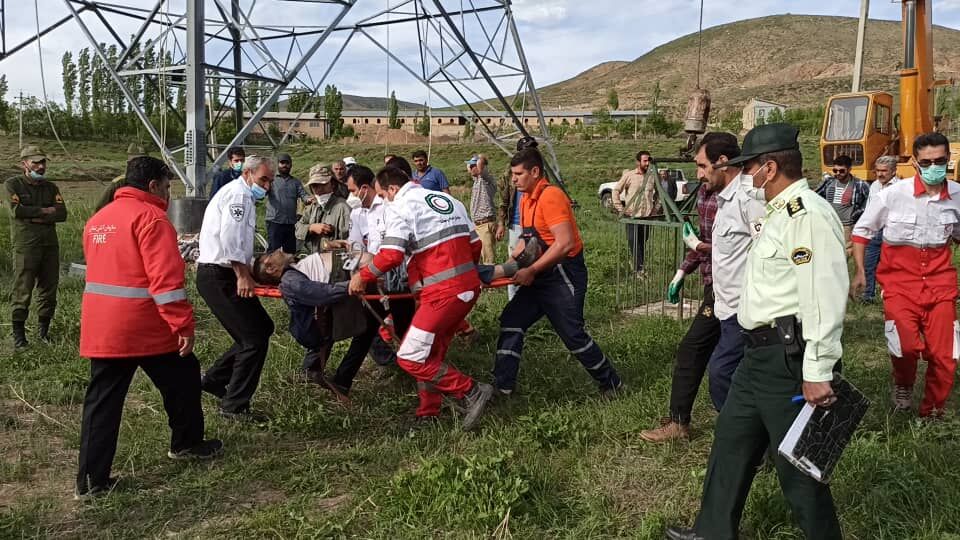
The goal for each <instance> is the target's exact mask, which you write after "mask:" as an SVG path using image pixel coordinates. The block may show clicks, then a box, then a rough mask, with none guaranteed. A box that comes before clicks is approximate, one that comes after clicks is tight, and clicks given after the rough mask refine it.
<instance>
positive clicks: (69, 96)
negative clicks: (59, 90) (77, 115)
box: [61, 51, 77, 116]
mask: <svg viewBox="0 0 960 540" xmlns="http://www.w3.org/2000/svg"><path fill="white" fill-rule="evenodd" d="M61 64H62V65H63V74H62V79H63V101H64V102H65V104H66V107H67V114H68V115H69V116H73V99H74V97H75V96H76V94H77V66H76V64H74V63H73V53H71V52H70V51H67V52H65V53H63V59H62V60H61Z"/></svg>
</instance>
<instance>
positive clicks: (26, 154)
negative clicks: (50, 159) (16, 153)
mask: <svg viewBox="0 0 960 540" xmlns="http://www.w3.org/2000/svg"><path fill="white" fill-rule="evenodd" d="M20 159H22V160H23V161H33V162H37V161H43V160H45V159H47V154H46V153H45V152H44V151H43V150H42V149H41V148H40V147H39V146H36V145H33V144H28V145H27V146H24V147H23V149H22V150H20Z"/></svg>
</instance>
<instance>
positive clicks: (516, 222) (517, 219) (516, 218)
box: [510, 191, 523, 226]
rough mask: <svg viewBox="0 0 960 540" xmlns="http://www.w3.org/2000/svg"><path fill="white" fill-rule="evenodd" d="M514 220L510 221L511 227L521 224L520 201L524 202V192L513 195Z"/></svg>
mask: <svg viewBox="0 0 960 540" xmlns="http://www.w3.org/2000/svg"><path fill="white" fill-rule="evenodd" d="M513 199H514V203H513V219H512V220H510V225H511V226H514V225H519V224H520V201H522V200H523V192H520V191H517V192H516V193H514V195H513Z"/></svg>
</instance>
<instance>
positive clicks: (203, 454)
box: [167, 439, 223, 461]
mask: <svg viewBox="0 0 960 540" xmlns="http://www.w3.org/2000/svg"><path fill="white" fill-rule="evenodd" d="M220 454H223V441H221V440H219V439H210V440H206V441H203V442H201V443H199V444H197V445H195V446H191V447H190V448H184V449H183V450H178V451H176V452H174V451H173V450H170V451H169V452H167V457H168V458H170V459H176V460H198V461H203V460H208V459H213V458H215V457H217V456H219V455H220Z"/></svg>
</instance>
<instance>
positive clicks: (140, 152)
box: [93, 143, 150, 213]
mask: <svg viewBox="0 0 960 540" xmlns="http://www.w3.org/2000/svg"><path fill="white" fill-rule="evenodd" d="M149 155H150V154H149V153H148V152H147V151H146V150H145V149H144V147H143V146H141V145H139V144H137V143H130V146H128V147H127V163H130V160H132V159H134V158H138V157H146V156H149ZM125 185H127V175H126V174H121V175H120V176H118V177H116V178H114V179H113V180H112V181H111V182H110V184H109V185H108V186H107V187H106V189H104V190H103V193H101V194H100V199H99V200H98V201H97V205H96V206H95V207H94V209H93V212H94V213H97V212H99V211H100V210H101V209H103V207H104V206H106V205H108V204H110V203H112V202H113V196H114V195H116V193H117V190H118V189H120V188H122V187H123V186H125Z"/></svg>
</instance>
